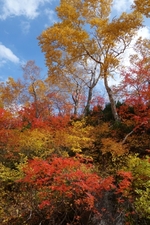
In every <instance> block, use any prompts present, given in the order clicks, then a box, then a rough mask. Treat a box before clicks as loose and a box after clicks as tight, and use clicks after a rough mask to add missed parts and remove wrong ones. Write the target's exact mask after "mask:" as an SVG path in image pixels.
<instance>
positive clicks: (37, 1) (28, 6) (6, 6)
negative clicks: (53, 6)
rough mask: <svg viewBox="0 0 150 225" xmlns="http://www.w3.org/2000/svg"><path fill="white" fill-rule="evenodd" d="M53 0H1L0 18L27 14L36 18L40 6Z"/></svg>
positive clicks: (28, 16) (30, 17) (26, 15)
mask: <svg viewBox="0 0 150 225" xmlns="http://www.w3.org/2000/svg"><path fill="white" fill-rule="evenodd" d="M46 2H48V3H50V2H52V0H1V10H0V19H2V20H5V19H6V18H7V17H12V16H25V17H27V18H29V19H34V18H35V17H37V16H38V15H39V11H38V9H39V7H40V6H41V5H43V4H45V3H46Z"/></svg>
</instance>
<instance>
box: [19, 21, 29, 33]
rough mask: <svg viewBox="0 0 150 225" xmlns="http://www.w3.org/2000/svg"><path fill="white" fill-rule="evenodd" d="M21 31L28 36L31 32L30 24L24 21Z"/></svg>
mask: <svg viewBox="0 0 150 225" xmlns="http://www.w3.org/2000/svg"><path fill="white" fill-rule="evenodd" d="M21 29H22V32H23V33H24V34H27V33H29V30H30V23H29V22H28V21H22V22H21Z"/></svg>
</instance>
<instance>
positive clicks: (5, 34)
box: [0, 0, 150, 81]
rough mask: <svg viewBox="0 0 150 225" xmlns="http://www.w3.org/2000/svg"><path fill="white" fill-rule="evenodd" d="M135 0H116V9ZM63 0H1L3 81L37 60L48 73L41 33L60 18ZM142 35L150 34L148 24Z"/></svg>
mask: <svg viewBox="0 0 150 225" xmlns="http://www.w3.org/2000/svg"><path fill="white" fill-rule="evenodd" d="M132 3H133V0H114V7H113V13H114V14H115V15H118V14H119V13H120V12H121V11H124V10H128V9H129V8H130V5H131V4H132ZM58 4H59V0H0V81H6V80H7V78H8V77H14V78H15V79H16V78H19V77H21V76H22V70H21V65H22V64H24V63H26V62H27V61H28V60H35V62H36V65H37V66H39V67H40V68H41V69H42V74H43V75H45V74H46V71H47V69H46V67H45V64H44V55H43V53H42V52H41V49H40V47H39V46H38V40H37V37H38V36H39V35H40V34H41V32H42V31H43V30H44V29H46V28H47V27H48V26H51V25H52V24H53V23H54V22H56V21H57V16H56V14H55V7H56V6H57V5H58ZM148 22H149V20H147V21H146V25H147V27H145V28H143V29H142V30H141V31H139V35H142V36H143V37H146V38H150V30H149V27H148Z"/></svg>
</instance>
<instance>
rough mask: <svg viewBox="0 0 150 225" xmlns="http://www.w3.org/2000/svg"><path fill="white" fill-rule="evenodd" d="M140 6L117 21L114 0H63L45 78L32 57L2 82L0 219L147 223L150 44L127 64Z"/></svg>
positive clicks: (48, 38) (7, 222)
mask: <svg viewBox="0 0 150 225" xmlns="http://www.w3.org/2000/svg"><path fill="white" fill-rule="evenodd" d="M143 2H144V3H143ZM143 2H142V1H141V2H140V1H138V0H137V1H134V4H133V6H132V9H131V12H129V13H125V12H124V13H122V14H121V15H120V16H118V18H114V19H112V14H111V9H112V8H113V7H112V4H113V3H114V1H112V0H107V1H104V0H100V1H98V0H89V1H81V0H74V1H69V0H61V1H60V5H59V6H58V7H57V8H56V12H57V16H58V17H59V22H57V23H55V24H54V25H52V26H51V27H49V28H47V29H46V30H45V31H43V32H42V34H41V35H40V36H39V37H38V40H39V45H40V47H41V49H42V51H43V52H44V53H45V59H46V65H47V67H48V74H47V76H46V77H45V78H43V76H42V75H41V70H40V68H39V67H38V66H36V64H35V62H34V61H33V60H30V61H28V62H27V63H26V64H25V65H23V66H22V70H23V76H22V77H21V76H20V79H18V80H15V79H14V78H11V77H9V78H8V80H7V81H5V82H0V153H1V154H0V215H1V217H0V224H2V225H22V224H25V225H48V224H51V225H97V224H104V225H106V224H107V225H117V224H121V225H141V224H144V225H148V224H150V207H149V206H150V179H149V178H150V154H149V153H150V64H149V62H150V57H149V55H150V41H149V40H148V39H141V38H139V39H138V40H137V42H136V43H135V44H134V51H135V54H133V55H130V57H129V58H130V66H124V65H122V63H121V58H122V54H123V53H124V52H125V51H126V50H127V49H128V47H130V44H131V42H132V40H133V38H134V35H135V34H137V33H136V32H137V30H138V29H139V28H140V27H141V25H142V14H141V13H143V14H144V15H146V16H147V17H149V4H148V1H146V0H145V1H143ZM116 72H117V73H118V72H120V78H121V80H120V83H119V84H117V85H116V86H110V84H109V81H110V77H113V78H115V75H116V74H115V73H116ZM100 80H103V83H104V87H105V89H106V93H107V94H108V97H106V96H105V91H104V92H103V93H102V92H100V90H99V89H100V88H99V87H102V86H101V82H100ZM118 82H119V81H118ZM118 82H117V83H118ZM96 88H97V89H96ZM101 89H103V88H101ZM101 91H102V90H101ZM118 99H119V101H118ZM108 100H109V102H108Z"/></svg>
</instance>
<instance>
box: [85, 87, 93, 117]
mask: <svg viewBox="0 0 150 225" xmlns="http://www.w3.org/2000/svg"><path fill="white" fill-rule="evenodd" d="M92 92H93V87H89V91H88V99H87V103H86V106H85V108H84V115H85V116H88V115H89V112H90V102H91V100H92V94H93V93H92Z"/></svg>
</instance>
